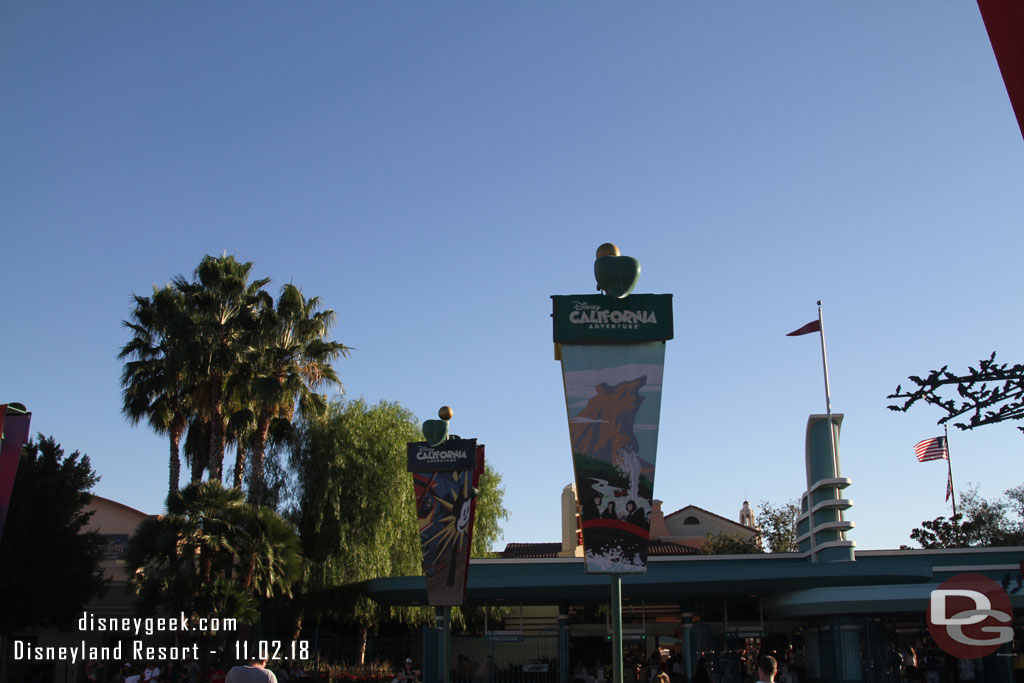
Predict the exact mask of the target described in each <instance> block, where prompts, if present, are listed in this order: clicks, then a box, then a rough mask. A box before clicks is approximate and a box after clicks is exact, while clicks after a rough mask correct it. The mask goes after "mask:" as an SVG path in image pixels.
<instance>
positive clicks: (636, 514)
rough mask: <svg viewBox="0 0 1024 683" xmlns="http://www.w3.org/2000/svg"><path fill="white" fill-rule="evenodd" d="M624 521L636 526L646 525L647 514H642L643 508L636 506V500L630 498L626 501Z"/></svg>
mask: <svg viewBox="0 0 1024 683" xmlns="http://www.w3.org/2000/svg"><path fill="white" fill-rule="evenodd" d="M626 521H627V522H628V523H630V524H635V525H636V526H646V522H647V515H645V514H644V510H643V508H638V507H637V506H636V502H634V501H632V500H631V501H629V502H628V503H626Z"/></svg>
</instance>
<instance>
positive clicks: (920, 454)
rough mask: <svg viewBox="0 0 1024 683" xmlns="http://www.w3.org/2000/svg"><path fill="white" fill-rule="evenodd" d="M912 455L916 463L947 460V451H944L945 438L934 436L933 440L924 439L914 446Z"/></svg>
mask: <svg viewBox="0 0 1024 683" xmlns="http://www.w3.org/2000/svg"><path fill="white" fill-rule="evenodd" d="M914 454H915V455H916V456H917V461H918V462H928V461H929V460H949V451H947V450H946V437H944V436H936V437H935V438H934V439H925V440H924V441H922V442H921V443H919V444H917V445H916V446H914Z"/></svg>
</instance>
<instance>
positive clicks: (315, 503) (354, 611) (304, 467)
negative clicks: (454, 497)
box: [291, 400, 507, 642]
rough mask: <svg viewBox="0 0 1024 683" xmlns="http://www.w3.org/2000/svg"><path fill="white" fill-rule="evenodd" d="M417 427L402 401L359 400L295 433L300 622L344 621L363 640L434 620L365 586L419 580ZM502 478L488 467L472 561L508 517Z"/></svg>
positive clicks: (306, 423)
mask: <svg viewBox="0 0 1024 683" xmlns="http://www.w3.org/2000/svg"><path fill="white" fill-rule="evenodd" d="M422 439H423V435H422V434H421V432H420V429H419V421H418V420H417V419H416V418H415V416H414V415H413V414H412V413H411V412H409V411H408V410H407V409H405V408H403V407H402V406H400V405H398V404H397V403H388V402H381V403H378V404H377V405H375V406H370V405H368V404H367V403H366V402H365V401H362V400H357V401H350V402H346V403H332V404H330V406H329V408H328V411H327V413H326V415H324V416H323V417H319V418H306V419H304V420H303V421H302V422H301V424H300V427H299V429H297V430H296V433H295V437H294V443H293V446H292V452H291V465H292V469H293V471H294V473H295V476H296V504H295V509H294V510H293V514H294V516H295V519H296V520H297V525H298V528H299V533H300V538H301V540H302V546H303V554H304V557H305V568H304V573H303V590H304V592H305V593H306V596H307V599H306V600H305V601H304V602H303V604H302V614H301V615H300V617H299V621H300V623H301V621H302V619H303V618H311V619H316V620H339V621H347V622H348V623H349V624H350V625H352V626H355V627H357V628H358V629H359V630H360V632H361V634H362V636H363V638H364V642H365V638H366V636H367V634H368V632H369V629H370V628H372V627H374V626H375V625H376V624H379V623H383V622H387V621H399V622H405V623H408V624H414V623H419V622H422V621H425V620H427V619H429V618H431V614H430V612H429V611H427V610H424V609H422V608H408V607H384V606H381V605H378V604H376V603H374V602H372V601H371V600H369V599H368V598H367V597H365V595H364V594H363V592H362V590H361V585H360V584H361V582H363V581H366V580H369V579H374V578H378V577H385V576H408V575H419V574H420V573H421V572H422V566H421V565H422V555H421V552H420V540H419V529H418V525H417V521H416V511H415V505H414V501H413V484H412V477H411V476H410V474H409V472H408V471H407V468H406V444H407V443H408V442H410V441H421V440H422ZM500 484H501V477H500V476H499V475H498V474H497V473H496V472H494V471H493V469H491V468H490V467H487V468H486V470H485V472H484V473H483V475H482V476H481V478H480V485H479V487H478V488H479V490H480V495H479V496H478V498H477V515H476V523H475V530H474V539H473V546H472V547H473V553H474V554H484V553H485V552H486V551H487V550H489V548H490V545H491V544H493V542H494V541H495V540H497V538H498V537H499V536H500V533H501V531H500V527H499V520H501V519H503V518H505V517H506V516H507V512H506V511H505V508H504V506H503V505H502V502H501V497H502V494H503V489H502V488H501V485H500Z"/></svg>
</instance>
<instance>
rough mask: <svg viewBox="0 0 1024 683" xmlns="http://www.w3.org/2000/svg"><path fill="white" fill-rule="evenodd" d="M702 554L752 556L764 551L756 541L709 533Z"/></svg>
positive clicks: (701, 549) (702, 547)
mask: <svg viewBox="0 0 1024 683" xmlns="http://www.w3.org/2000/svg"><path fill="white" fill-rule="evenodd" d="M700 552H701V554H702V555H752V554H756V553H763V552H764V549H763V548H761V546H760V545H759V544H758V542H757V540H756V539H752V538H744V537H742V536H737V535H735V534H728V533H721V534H715V535H711V534H710V533H709V534H708V535H707V537H706V538H705V540H704V545H702V546H701V548H700Z"/></svg>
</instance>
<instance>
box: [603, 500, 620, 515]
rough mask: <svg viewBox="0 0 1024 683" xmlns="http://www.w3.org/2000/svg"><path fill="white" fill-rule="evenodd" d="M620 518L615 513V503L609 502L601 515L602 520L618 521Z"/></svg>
mask: <svg viewBox="0 0 1024 683" xmlns="http://www.w3.org/2000/svg"><path fill="white" fill-rule="evenodd" d="M618 518H619V516H618V514H616V512H615V501H614V500H609V501H608V505H606V506H605V508H604V512H602V513H601V519H618Z"/></svg>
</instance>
